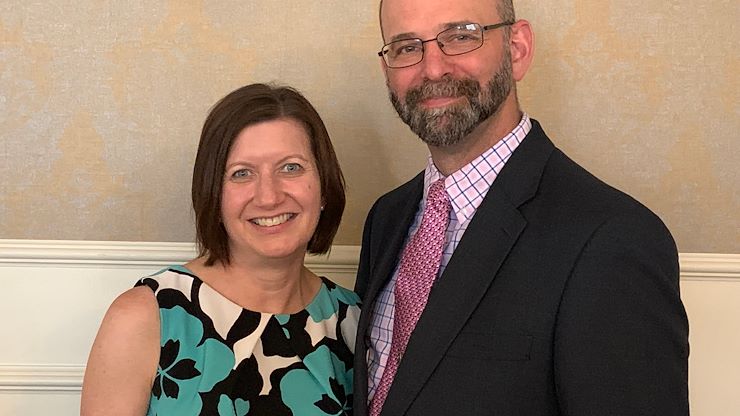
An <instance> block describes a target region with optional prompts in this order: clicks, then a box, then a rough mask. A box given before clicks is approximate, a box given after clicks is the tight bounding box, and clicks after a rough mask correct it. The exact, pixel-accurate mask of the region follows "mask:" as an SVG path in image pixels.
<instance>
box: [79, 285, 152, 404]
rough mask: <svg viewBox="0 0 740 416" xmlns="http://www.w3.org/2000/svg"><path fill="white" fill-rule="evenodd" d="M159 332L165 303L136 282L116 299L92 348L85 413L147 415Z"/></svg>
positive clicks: (84, 392)
mask: <svg viewBox="0 0 740 416" xmlns="http://www.w3.org/2000/svg"><path fill="white" fill-rule="evenodd" d="M159 338H160V335H159V309H158V306H157V302H156V300H155V298H154V295H153V293H152V291H151V289H149V288H148V287H144V286H140V287H136V288H133V289H130V290H128V291H126V292H124V293H123V294H121V295H120V296H119V297H118V298H117V299H116V300H115V301H113V303H112V304H111V306H110V308H109V309H108V312H107V313H106V314H105V318H103V323H102V324H101V325H100V329H99V330H98V335H97V337H96V338H95V342H94V343H93V346H92V350H91V351H90V357H89V359H88V362H87V369H86V370H85V379H84V382H83V384H82V403H81V408H80V414H81V416H97V415H107V416H134V415H135V416H143V415H145V414H146V412H147V408H148V406H149V397H150V395H151V390H152V381H153V380H154V376H155V375H156V371H157V365H158V362H159V349H160V340H159Z"/></svg>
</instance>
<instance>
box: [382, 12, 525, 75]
mask: <svg viewBox="0 0 740 416" xmlns="http://www.w3.org/2000/svg"><path fill="white" fill-rule="evenodd" d="M513 24H514V22H502V23H496V24H495V25H487V26H481V25H479V24H478V23H465V24H461V25H457V26H453V27H451V28H449V29H445V30H443V31H441V32H439V34H437V36H436V37H434V38H432V39H427V40H422V39H419V38H411V39H400V40H394V41H393V42H390V43H387V44H385V45H383V49H381V50H380V52H378V56H381V57H383V59H384V60H385V64H386V65H387V66H388V67H389V68H405V67H407V66H412V65H416V64H418V63H419V62H421V61H422V59H424V44H425V43H427V42H431V41H433V40H434V41H437V45H439V49H440V50H442V52H443V53H444V54H445V55H447V56H455V55H462V54H464V53H468V52H472V51H474V50H476V49H478V48H480V47H481V46H483V40H484V39H483V32H485V31H487V30H493V29H498V28H500V27H503V26H511V25H513Z"/></svg>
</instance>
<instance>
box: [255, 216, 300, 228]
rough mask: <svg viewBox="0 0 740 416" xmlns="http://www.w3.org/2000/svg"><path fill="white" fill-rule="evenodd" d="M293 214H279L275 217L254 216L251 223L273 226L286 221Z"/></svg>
mask: <svg viewBox="0 0 740 416" xmlns="http://www.w3.org/2000/svg"><path fill="white" fill-rule="evenodd" d="M291 217H293V214H281V215H278V216H275V217H269V218H255V219H253V220H251V221H252V223H254V224H257V225H259V226H260V227H274V226H276V225H280V224H282V223H284V222H286V221H288V220H289V219H290V218H291Z"/></svg>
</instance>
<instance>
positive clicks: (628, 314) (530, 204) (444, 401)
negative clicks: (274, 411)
mask: <svg viewBox="0 0 740 416" xmlns="http://www.w3.org/2000/svg"><path fill="white" fill-rule="evenodd" d="M422 188H423V174H419V175H418V176H416V177H415V178H414V179H412V180H411V181H409V182H408V183H406V184H404V185H402V186H400V187H399V188H397V189H395V190H393V191H391V192H389V193H388V194H386V195H384V196H382V197H381V198H380V199H378V201H377V202H376V203H375V204H374V206H373V207H372V209H371V211H370V213H369V214H368V218H367V221H366V223H365V229H364V233H363V240H362V250H361V254H360V263H359V270H358V276H357V283H356V287H355V290H356V291H357V293H358V294H359V295H360V297H362V298H363V305H365V306H364V309H363V312H362V315H361V317H360V322H359V328H358V336H357V342H356V350H355V354H356V355H355V370H354V371H355V394H354V406H355V415H356V416H365V415H367V411H368V410H367V402H366V401H367V394H366V392H367V362H366V354H367V348H368V342H369V341H368V328H369V325H370V322H371V318H372V317H371V312H372V310H373V304H374V301H375V299H376V297H377V295H378V292H379V291H380V289H381V288H382V287H383V286H384V285H385V284H386V283H387V281H388V279H389V278H390V277H391V274H392V273H393V271H394V268H395V267H396V264H397V262H398V260H399V252H400V251H401V249H402V245H403V242H404V238H405V236H406V233H407V231H408V228H409V226H410V225H411V223H412V221H413V218H414V214H415V212H416V210H417V207H418V204H419V201H420V199H421V197H422V193H423V190H422ZM687 378H688V322H687V319H686V313H685V311H684V307H683V304H682V303H681V299H680V296H679V270H678V255H677V251H676V246H675V243H674V241H673V239H672V237H671V235H670V233H669V232H668V230H667V229H666V227H665V226H664V224H663V223H662V222H661V220H660V219H659V218H658V217H657V216H656V215H654V214H653V213H652V212H651V211H650V210H648V209H647V208H645V207H644V206H643V205H641V204H640V203H639V202H637V201H635V200H634V199H632V198H631V197H629V196H628V195H626V194H624V193H622V192H620V191H618V190H616V189H614V188H612V187H610V186H608V185H606V184H605V183H603V182H601V181H600V180H598V179H597V178H595V177H594V176H593V175H591V174H589V173H588V172H587V171H586V170H584V169H583V168H581V167H580V166H578V165H577V164H576V163H575V162H573V161H572V160H570V159H569V158H568V157H567V156H566V155H565V154H563V153H562V152H561V151H560V150H558V149H557V148H556V147H555V146H554V145H553V144H552V142H551V141H550V140H549V139H548V138H547V136H546V135H545V133H544V131H543V130H542V128H541V127H540V125H539V123H537V122H536V121H534V120H533V126H532V130H531V131H530V133H529V134H528V135H527V137H526V138H525V139H524V141H523V142H522V143H521V144H520V145H519V147H518V148H517V149H516V151H515V152H514V154H513V155H512V156H511V158H510V159H509V161H508V162H507V164H506V166H505V167H504V168H503V169H502V171H501V173H500V174H499V176H498V178H497V179H496V180H495V181H494V183H493V185H492V186H491V189H490V191H489V192H488V194H487V195H486V197H485V199H484V200H483V202H482V203H481V205H480V207H479V208H478V210H477V212H476V214H475V216H474V217H473V218H472V220H471V222H470V224H469V226H468V228H467V230H466V231H465V234H464V236H463V238H462V240H461V241H460V243H459V245H458V247H457V249H456V250H455V253H454V255H453V256H452V258H451V259H450V261H449V263H448V265H447V268H446V269H445V271H444V273H443V274H442V275H441V276H440V277H439V279H438V280H437V281H436V282H435V285H434V287H433V288H432V291H431V293H430V295H429V300H428V303H427V306H426V309H425V310H424V313H423V314H422V315H421V318H420V319H419V322H418V324H417V326H416V329H415V331H414V332H413V334H412V335H411V339H410V340H409V344H408V346H407V349H406V352H405V354H404V357H403V359H402V361H401V363H400V365H399V368H398V373H397V375H396V377H395V380H394V382H393V385H392V387H391V389H390V392H389V393H388V397H387V399H386V402H385V406H384V407H383V412H382V415H386V416H396V415H418V416H434V415H445V416H448V415H465V416H474V415H496V416H507V415H512V416H513V415H523V416H545V415H569V416H581V415H583V416H607V415H630V416H635V415H661V416H663V415H665V416H682V415H688V414H689V407H688V387H687V386H688V381H687Z"/></svg>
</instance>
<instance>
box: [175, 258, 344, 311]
mask: <svg viewBox="0 0 740 416" xmlns="http://www.w3.org/2000/svg"><path fill="white" fill-rule="evenodd" d="M168 270H172V271H174V272H177V273H181V274H185V275H187V276H190V277H191V278H192V279H193V280H197V281H198V282H200V284H201V286H205V287H207V288H209V289H210V290H211V291H213V292H214V293H216V294H218V296H220V297H221V298H222V299H223V300H224V301H225V302H228V303H229V304H231V305H234V306H236V307H238V308H239V309H242V310H244V311H247V312H252V313H258V314H260V315H271V316H276V317H291V316H296V315H299V314H302V313H305V312H308V311H309V309H311V308H315V307H316V306H317V305H318V304H319V302H320V300H321V298H322V297H323V296H324V294H326V293H328V291H329V287H328V286H327V278H326V277H324V276H318V275H317V277H318V278H319V279H321V286H319V290H317V291H316V294H315V295H314V296H313V298H311V301H310V302H308V304H307V305H306V306H304V307H303V309H301V310H299V311H297V312H294V313H272V312H262V311H255V310H252V309H247V308H245V307H243V306H241V305H239V304H238V303H236V302H234V301H232V300H231V299H229V298H228V297H226V296H225V295H224V294H223V293H221V292H219V291H218V290H216V289H215V288H214V287H213V286H211V285H209V284H208V283H206V282H205V281H203V279H201V278H200V277H198V275H197V274H195V273H194V272H193V271H192V270H190V269H188V268H187V267H185V265H175V266H170V267H169V268H168Z"/></svg>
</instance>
